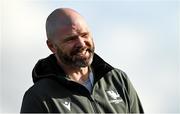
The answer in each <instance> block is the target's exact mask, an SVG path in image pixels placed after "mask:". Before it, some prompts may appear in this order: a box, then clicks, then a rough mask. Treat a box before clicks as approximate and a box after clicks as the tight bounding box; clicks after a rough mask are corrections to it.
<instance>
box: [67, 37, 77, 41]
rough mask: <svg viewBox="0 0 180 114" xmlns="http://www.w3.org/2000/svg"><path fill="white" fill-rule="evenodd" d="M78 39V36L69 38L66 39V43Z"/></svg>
mask: <svg viewBox="0 0 180 114" xmlns="http://www.w3.org/2000/svg"><path fill="white" fill-rule="evenodd" d="M76 38H77V36H72V37H68V38H66V39H65V41H72V40H75V39H76Z"/></svg>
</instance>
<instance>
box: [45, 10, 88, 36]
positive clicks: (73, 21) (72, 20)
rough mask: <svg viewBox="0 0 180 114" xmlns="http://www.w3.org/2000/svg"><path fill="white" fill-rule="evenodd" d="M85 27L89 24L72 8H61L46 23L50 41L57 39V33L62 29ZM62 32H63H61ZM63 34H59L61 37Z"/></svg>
mask: <svg viewBox="0 0 180 114" xmlns="http://www.w3.org/2000/svg"><path fill="white" fill-rule="evenodd" d="M77 24H78V25H79V26H84V27H86V28H88V27H87V24H86V22H85V20H84V19H83V17H82V16H81V15H80V14H79V13H78V12H76V11H75V10H73V9H70V8H59V9H56V10H54V11H53V12H52V13H51V14H50V15H49V16H48V18H47V21H46V33H47V38H48V40H52V39H54V38H55V35H56V33H57V32H58V33H59V32H60V31H58V30H59V29H61V28H64V27H71V26H73V25H77ZM61 32H62V31H61ZM60 34H61V33H59V35H60Z"/></svg>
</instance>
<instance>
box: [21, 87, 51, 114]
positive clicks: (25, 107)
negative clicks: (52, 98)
mask: <svg viewBox="0 0 180 114" xmlns="http://www.w3.org/2000/svg"><path fill="white" fill-rule="evenodd" d="M20 112H21V113H40V112H41V113H42V112H47V109H46V107H45V106H44V105H43V101H41V100H40V99H39V98H38V97H37V96H36V95H35V94H33V92H32V91H31V90H28V91H27V92H26V93H25V94H24V97H23V101H22V105H21V110H20Z"/></svg>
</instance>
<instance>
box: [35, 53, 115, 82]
mask: <svg viewBox="0 0 180 114" xmlns="http://www.w3.org/2000/svg"><path fill="white" fill-rule="evenodd" d="M91 68H92V69H93V72H94V75H95V81H96V80H98V79H100V78H101V77H102V76H103V75H104V74H106V73H107V72H109V71H110V70H112V69H114V68H113V67H112V66H111V65H109V64H108V63H106V62H105V61H104V60H103V59H101V58H100V57H99V56H98V55H97V54H94V57H93V62H92V64H91ZM57 76H61V77H60V78H64V79H65V77H66V74H65V72H64V71H63V69H62V68H61V67H60V66H59V65H58V64H57V60H56V57H55V55H54V54H51V55H49V56H48V57H46V58H44V59H40V60H39V61H38V62H37V63H36V65H35V67H34V69H33V71H32V78H33V82H34V83H35V82H37V81H39V80H40V79H42V78H57Z"/></svg>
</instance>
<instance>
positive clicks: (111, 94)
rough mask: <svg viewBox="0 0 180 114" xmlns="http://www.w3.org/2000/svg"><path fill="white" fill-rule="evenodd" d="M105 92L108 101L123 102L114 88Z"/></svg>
mask: <svg viewBox="0 0 180 114" xmlns="http://www.w3.org/2000/svg"><path fill="white" fill-rule="evenodd" d="M106 94H107V96H108V98H109V102H110V103H115V104H118V103H120V102H123V100H122V98H121V97H120V95H119V94H118V92H117V91H115V90H107V91H106Z"/></svg>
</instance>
